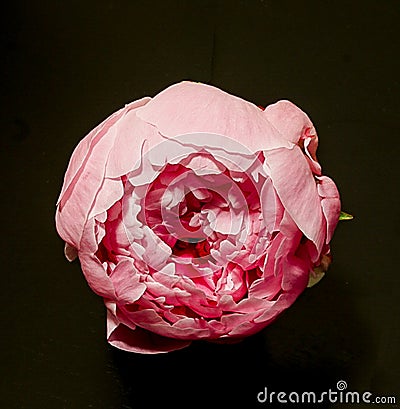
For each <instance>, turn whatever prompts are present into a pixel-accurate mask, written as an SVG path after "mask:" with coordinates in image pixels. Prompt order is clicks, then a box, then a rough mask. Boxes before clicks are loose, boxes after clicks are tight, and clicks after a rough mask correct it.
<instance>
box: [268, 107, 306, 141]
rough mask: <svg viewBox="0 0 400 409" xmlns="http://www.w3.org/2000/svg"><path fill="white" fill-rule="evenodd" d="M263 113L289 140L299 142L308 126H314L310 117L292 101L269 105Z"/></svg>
mask: <svg viewBox="0 0 400 409" xmlns="http://www.w3.org/2000/svg"><path fill="white" fill-rule="evenodd" d="M263 114H264V115H265V117H266V118H267V119H268V121H269V122H270V123H271V124H272V125H273V126H274V127H275V128H276V129H277V130H278V131H279V132H280V133H281V135H282V136H283V137H284V138H286V139H287V140H288V141H290V142H292V143H294V144H297V143H298V142H299V140H300V138H301V137H302V136H303V134H304V131H305V130H306V129H307V128H314V126H313V124H312V122H311V120H310V118H309V117H308V116H307V115H306V114H305V113H304V112H303V111H302V110H301V109H299V108H298V107H297V106H296V105H294V104H293V103H291V102H290V101H286V100H281V101H278V102H276V103H275V104H271V105H268V106H267V107H266V108H265V110H264V111H263Z"/></svg>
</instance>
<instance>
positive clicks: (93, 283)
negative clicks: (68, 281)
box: [79, 219, 115, 299]
mask: <svg viewBox="0 0 400 409" xmlns="http://www.w3.org/2000/svg"><path fill="white" fill-rule="evenodd" d="M95 223H96V222H95V221H94V220H93V219H91V220H89V221H88V222H87V224H86V226H85V228H84V231H83V236H82V242H81V247H82V249H84V250H82V251H79V261H80V263H81V268H82V271H83V274H84V275H85V278H86V280H87V282H88V284H89V286H90V288H91V289H92V290H93V291H94V292H95V293H96V294H98V295H101V296H102V297H104V298H109V299H115V289H114V285H113V283H112V281H111V279H110V277H109V276H108V275H107V272H106V270H105V268H104V266H103V265H102V263H101V262H100V260H99V259H98V258H97V257H96V255H95V253H96V252H97V249H98V245H97V242H96V238H95V233H94V230H95V229H94V225H95Z"/></svg>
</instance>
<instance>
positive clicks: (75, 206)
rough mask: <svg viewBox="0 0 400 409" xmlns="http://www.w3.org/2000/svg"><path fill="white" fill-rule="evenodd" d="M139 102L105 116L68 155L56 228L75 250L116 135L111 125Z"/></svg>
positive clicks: (101, 180)
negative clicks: (70, 155)
mask: <svg viewBox="0 0 400 409" xmlns="http://www.w3.org/2000/svg"><path fill="white" fill-rule="evenodd" d="M143 103H145V102H143V101H142V100H139V101H136V102H133V103H132V104H129V105H127V106H126V107H125V108H122V109H121V110H119V111H118V112H117V113H115V114H113V115H112V116H111V117H109V118H107V119H106V120H105V121H104V122H103V123H102V124H101V125H99V127H98V128H96V129H95V130H94V131H92V132H91V133H90V134H89V135H88V136H86V137H85V138H84V139H83V140H82V141H81V142H80V143H79V145H78V146H77V148H76V149H75V151H74V153H73V154H72V157H71V160H70V163H69V165H68V169H67V172H66V174H65V178H64V184H63V188H62V190H61V194H60V197H59V200H58V203H57V212H56V227H57V231H58V233H59V234H60V236H61V237H62V238H63V239H64V241H66V242H68V243H69V244H70V245H73V246H74V247H76V248H77V249H78V250H79V249H80V247H79V245H80V244H79V243H80V241H81V237H82V230H83V226H84V225H85V223H86V220H87V218H88V214H89V212H90V210H91V208H92V206H93V202H94V200H95V197H96V195H97V192H98V191H99V189H100V187H101V185H102V183H103V179H104V174H105V167H106V163H107V160H108V155H109V153H110V150H111V149H112V147H113V145H114V143H115V138H116V137H117V130H116V126H115V124H116V122H117V121H118V120H119V119H120V118H121V117H122V116H123V115H124V114H125V113H126V112H127V111H129V110H131V109H136V108H137V107H138V106H141V105H143ZM111 205H112V203H111V204H110V206H111Z"/></svg>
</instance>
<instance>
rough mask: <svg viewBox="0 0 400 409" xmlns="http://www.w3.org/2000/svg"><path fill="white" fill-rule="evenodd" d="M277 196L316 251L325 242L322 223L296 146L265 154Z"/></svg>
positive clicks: (312, 183)
mask: <svg viewBox="0 0 400 409" xmlns="http://www.w3.org/2000/svg"><path fill="white" fill-rule="evenodd" d="M265 155H266V160H267V164H268V166H269V168H270V172H271V178H272V182H273V184H274V186H275V189H276V191H277V193H278V196H279V198H280V200H281V202H282V204H283V206H284V207H285V209H286V210H287V211H288V213H289V214H290V216H291V217H292V218H293V220H294V221H295V223H296V224H297V225H298V226H299V228H300V230H301V231H302V232H303V233H304V235H305V236H306V237H307V238H309V239H310V240H312V241H313V243H314V244H315V246H316V248H317V249H318V252H320V251H321V250H322V247H323V245H324V243H325V233H326V229H325V224H324V221H323V215H322V210H321V204H320V198H319V195H318V191H317V187H316V183H315V179H314V176H313V174H312V172H311V170H310V168H309V166H308V164H307V161H306V159H305V158H304V156H303V154H302V152H301V150H300V148H299V147H297V146H296V147H294V148H293V149H286V148H281V149H275V150H271V151H267V152H265Z"/></svg>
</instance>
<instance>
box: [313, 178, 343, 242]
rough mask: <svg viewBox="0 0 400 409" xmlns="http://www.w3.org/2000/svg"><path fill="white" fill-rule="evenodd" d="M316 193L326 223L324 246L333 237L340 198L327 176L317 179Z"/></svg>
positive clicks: (338, 213) (337, 219) (337, 218)
mask: <svg viewBox="0 0 400 409" xmlns="http://www.w3.org/2000/svg"><path fill="white" fill-rule="evenodd" d="M318 180H319V181H320V183H318V193H319V195H320V196H321V206H322V212H323V214H324V217H325V219H326V223H327V234H326V244H328V243H329V242H330V241H331V239H332V236H333V232H334V231H335V228H336V225H337V223H338V221H339V215H340V197H339V191H338V190H337V187H336V185H335V183H334V182H333V180H332V179H330V178H328V177H327V176H321V177H319V178H318Z"/></svg>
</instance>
